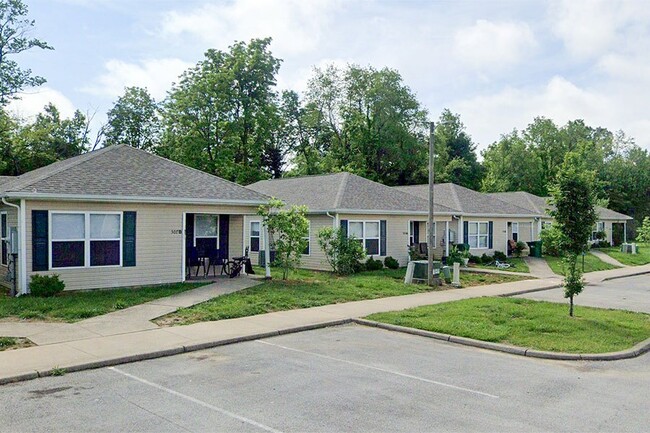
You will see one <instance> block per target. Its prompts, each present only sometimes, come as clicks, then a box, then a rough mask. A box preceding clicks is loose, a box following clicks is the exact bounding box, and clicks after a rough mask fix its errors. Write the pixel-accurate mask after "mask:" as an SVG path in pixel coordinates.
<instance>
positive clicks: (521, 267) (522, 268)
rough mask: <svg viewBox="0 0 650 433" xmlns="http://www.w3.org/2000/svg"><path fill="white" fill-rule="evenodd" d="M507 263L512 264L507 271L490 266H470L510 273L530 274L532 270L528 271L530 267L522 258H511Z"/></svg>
mask: <svg viewBox="0 0 650 433" xmlns="http://www.w3.org/2000/svg"><path fill="white" fill-rule="evenodd" d="M506 263H509V264H510V267H509V268H507V269H499V268H497V267H496V266H488V265H472V264H470V266H471V267H472V268H479V269H496V270H499V271H510V272H525V273H528V272H530V270H529V269H528V265H527V264H526V262H524V259H522V258H521V257H512V258H509V259H508V260H507V261H506Z"/></svg>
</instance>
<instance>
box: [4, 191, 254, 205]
mask: <svg viewBox="0 0 650 433" xmlns="http://www.w3.org/2000/svg"><path fill="white" fill-rule="evenodd" d="M4 196H5V197H7V198H20V199H29V200H60V201H95V202H116V203H165V204H215V205H233V206H259V205H262V204H265V203H266V202H265V201H262V200H219V199H205V198H185V197H141V196H119V195H79V194H52V193H38V192H22V193H21V192H7V193H5V194H4Z"/></svg>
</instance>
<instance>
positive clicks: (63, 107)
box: [9, 86, 75, 119]
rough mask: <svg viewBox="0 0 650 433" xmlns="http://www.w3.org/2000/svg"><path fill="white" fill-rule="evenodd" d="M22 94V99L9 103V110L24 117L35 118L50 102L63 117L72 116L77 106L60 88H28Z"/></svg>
mask: <svg viewBox="0 0 650 433" xmlns="http://www.w3.org/2000/svg"><path fill="white" fill-rule="evenodd" d="M20 96H21V99H17V100H14V101H12V102H11V103H10V104H9V110H10V111H11V112H12V113H14V114H15V115H16V116H18V117H21V118H24V119H31V118H33V117H34V116H36V115H37V114H38V113H40V112H42V111H43V107H45V106H46V105H47V104H48V103H50V102H51V103H52V104H54V105H56V108H58V109H59V112H60V113H61V115H62V116H63V117H72V116H73V115H74V112H75V106H74V104H73V103H72V101H70V99H68V98H67V97H66V96H65V95H64V94H63V93H61V92H59V91H58V90H55V89H52V88H50V87H47V86H41V87H37V88H33V89H29V90H26V91H25V92H23V93H21V95H20Z"/></svg>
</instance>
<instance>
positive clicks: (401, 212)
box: [329, 209, 455, 216]
mask: <svg viewBox="0 0 650 433" xmlns="http://www.w3.org/2000/svg"><path fill="white" fill-rule="evenodd" d="M329 212H330V213H339V214H352V215H377V214H385V215H407V216H408V215H429V212H427V211H415V210H414V211H406V210H381V209H336V210H331V211H329ZM434 213H435V215H439V216H452V215H454V214H455V213H454V212H434Z"/></svg>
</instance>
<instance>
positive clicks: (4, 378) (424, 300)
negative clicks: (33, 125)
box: [0, 264, 650, 384]
mask: <svg viewBox="0 0 650 433" xmlns="http://www.w3.org/2000/svg"><path fill="white" fill-rule="evenodd" d="M643 273H650V264H649V265H645V266H637V267H634V268H632V267H628V268H618V269H613V270H609V271H600V272H592V273H590V274H586V275H585V279H586V280H587V282H588V283H592V284H593V283H597V282H601V281H604V280H608V279H613V278H622V277H625V276H630V275H639V274H643ZM560 283H561V281H560V280H559V279H558V278H557V276H555V275H554V277H553V278H546V279H537V280H524V281H517V282H512V283H504V284H492V285H486V286H478V287H469V288H465V289H450V290H445V291H439V292H427V293H418V294H412V295H405V296H395V297H390V298H381V299H373V300H367V301H356V302H347V303H343V304H333V305H326V306H322V307H315V308H306V309H299V310H290V311H280V312H276V313H268V314H260V315H257V316H250V317H242V318H239V319H230V320H220V321H216V322H202V323H196V324H193V325H187V326H173V327H168V328H159V327H155V328H152V329H144V330H139V331H135V332H129V333H124V334H117V335H106V336H103V335H95V336H92V337H89V338H85V339H79V340H68V341H63V342H57V343H52V344H44V345H41V346H35V347H29V348H24V349H17V350H9V351H4V352H0V384H1V383H6V382H8V381H15V380H26V379H31V378H35V377H37V376H39V375H41V376H42V375H46V374H48V372H49V371H50V370H51V369H53V368H55V367H56V368H63V369H66V370H67V371H74V370H80V369H87V368H95V367H101V366H106V365H115V364H119V363H124V362H133V361H138V360H142V359H149V358H155V357H160V356H169V355H174V354H178V353H183V352H188V351H192V350H201V349H205V348H209V347H215V346H219V345H223V344H229V343H236V342H239V341H246V340H251V339H257V338H263V337H268V336H272V335H278V334H280V333H287V332H297V331H300V330H306V329H310V328H315V327H319V326H323V325H328V324H329V325H334V324H337V323H341V322H343V321H346V320H349V319H352V318H357V317H363V316H367V315H369V314H372V313H377V312H383V311H393V310H401V309H406V308H412V307H417V306H420V305H430V304H437V303H442V302H449V301H455V300H460V299H468V298H475V297H480V296H513V295H517V294H522V293H526V292H531V291H537V290H548V289H552V288H556V287H558V285H559V284H560ZM158 302H159V303H160V301H158ZM168 308H171V310H170V311H173V309H175V308H176V304H175V305H173V306H171V305H170V306H168ZM158 313H159V311H156V315H157V314H158ZM143 314H144V313H143ZM152 314H153V313H152Z"/></svg>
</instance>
